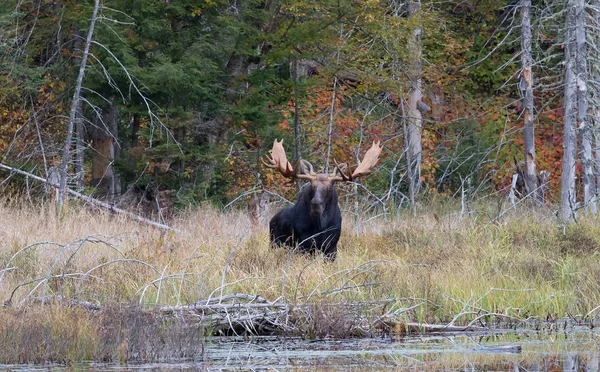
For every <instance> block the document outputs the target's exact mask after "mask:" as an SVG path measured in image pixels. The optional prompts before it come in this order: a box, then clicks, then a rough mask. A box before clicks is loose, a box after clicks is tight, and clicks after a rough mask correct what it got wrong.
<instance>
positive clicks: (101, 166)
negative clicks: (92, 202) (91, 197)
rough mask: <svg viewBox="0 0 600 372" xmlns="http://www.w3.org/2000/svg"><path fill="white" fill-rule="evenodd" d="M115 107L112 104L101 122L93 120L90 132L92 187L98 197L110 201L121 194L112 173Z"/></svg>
mask: <svg viewBox="0 0 600 372" xmlns="http://www.w3.org/2000/svg"><path fill="white" fill-rule="evenodd" d="M117 119H118V111H117V107H116V106H115V105H114V104H113V105H111V106H110V107H109V108H108V110H107V111H106V112H105V113H104V115H103V117H102V120H100V119H97V120H95V125H94V130H93V131H92V137H93V139H92V148H93V150H94V151H93V156H92V186H94V187H96V194H97V195H98V197H100V198H102V199H105V200H112V199H113V198H114V197H115V196H118V195H119V194H120V192H121V188H120V182H119V179H118V176H117V173H116V172H115V171H114V166H113V162H114V160H115V147H116V145H117V143H116V142H117V130H116V129H117Z"/></svg>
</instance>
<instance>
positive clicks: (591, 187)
mask: <svg viewBox="0 0 600 372" xmlns="http://www.w3.org/2000/svg"><path fill="white" fill-rule="evenodd" d="M585 18H586V12H585V0H576V3H575V24H576V28H575V43H576V53H577V58H576V69H577V128H579V133H580V135H581V165H582V169H583V177H582V178H583V203H584V205H585V210H586V211H587V212H588V213H590V214H592V215H595V214H596V201H595V200H594V199H595V195H596V183H595V179H594V159H593V153H592V127H591V123H590V120H588V90H587V81H588V78H589V73H588V64H587V58H588V56H587V46H586V19H585Z"/></svg>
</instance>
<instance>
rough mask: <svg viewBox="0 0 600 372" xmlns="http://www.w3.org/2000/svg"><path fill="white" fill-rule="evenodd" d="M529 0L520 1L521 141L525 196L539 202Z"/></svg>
mask: <svg viewBox="0 0 600 372" xmlns="http://www.w3.org/2000/svg"><path fill="white" fill-rule="evenodd" d="M530 12H531V0H521V65H522V67H521V68H522V72H521V82H520V90H521V97H522V98H523V121H524V129H523V140H524V144H525V172H524V174H523V181H524V185H525V195H528V196H533V197H534V198H536V199H537V200H541V198H540V196H541V194H540V193H539V192H538V185H537V171H536V159H535V135H534V126H533V71H532V65H533V59H532V57H531V20H530Z"/></svg>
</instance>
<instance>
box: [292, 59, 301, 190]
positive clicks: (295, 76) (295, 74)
mask: <svg viewBox="0 0 600 372" xmlns="http://www.w3.org/2000/svg"><path fill="white" fill-rule="evenodd" d="M298 67H299V65H298V60H297V59H294V66H293V68H292V74H293V76H292V79H293V80H294V162H296V161H298V159H300V156H301V153H300V106H299V104H298V99H299V96H300V94H299V92H298V79H299V76H298ZM301 187H302V183H301V181H300V180H299V179H296V193H299V192H300V188H301Z"/></svg>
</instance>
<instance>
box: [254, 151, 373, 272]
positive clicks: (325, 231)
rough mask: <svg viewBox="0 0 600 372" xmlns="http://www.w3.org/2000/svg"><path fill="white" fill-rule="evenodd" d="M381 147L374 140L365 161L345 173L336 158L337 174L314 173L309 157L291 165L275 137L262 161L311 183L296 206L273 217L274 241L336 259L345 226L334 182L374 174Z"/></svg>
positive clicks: (275, 243) (289, 175)
mask: <svg viewBox="0 0 600 372" xmlns="http://www.w3.org/2000/svg"><path fill="white" fill-rule="evenodd" d="M381 150H382V147H381V146H380V143H379V142H373V145H372V146H371V148H370V149H369V150H368V151H367V153H366V154H365V156H364V158H363V161H362V162H361V163H360V165H358V166H357V167H356V168H355V169H354V171H353V172H351V173H346V170H345V169H344V168H345V167H344V166H343V165H342V164H339V163H338V162H337V161H336V162H335V164H336V172H335V173H334V174H326V173H315V172H314V169H313V166H312V164H310V163H309V162H308V161H306V160H298V161H297V162H296V164H295V165H294V166H292V164H291V163H290V162H289V161H288V160H287V157H286V155H285V149H284V148H283V140H281V141H280V142H277V140H275V141H274V143H273V149H272V150H271V156H268V155H267V157H266V159H267V161H264V160H263V163H264V164H265V165H266V166H267V167H269V168H273V169H277V170H278V171H279V172H280V173H281V174H282V175H283V176H285V177H288V178H292V179H294V178H297V179H304V180H308V181H310V185H306V186H305V187H304V188H303V189H302V190H301V191H300V194H299V195H298V200H297V201H296V203H295V204H294V205H293V206H291V207H288V208H284V209H282V210H281V211H279V213H277V214H276V215H275V216H274V217H273V218H272V219H271V221H270V223H269V230H270V236H271V244H273V245H276V246H281V245H284V244H288V245H292V246H294V247H295V246H297V247H298V249H299V250H300V251H301V252H316V251H321V252H323V253H324V254H325V257H326V258H327V259H330V260H334V259H335V257H336V255H337V242H338V240H339V238H340V233H341V227H342V215H341V212H340V207H339V205H338V196H337V191H336V188H335V183H336V182H351V181H354V180H356V179H357V178H359V177H361V176H364V175H367V174H369V173H371V171H372V170H373V167H374V166H375V165H376V164H377V161H378V159H379V155H380V154H381Z"/></svg>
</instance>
